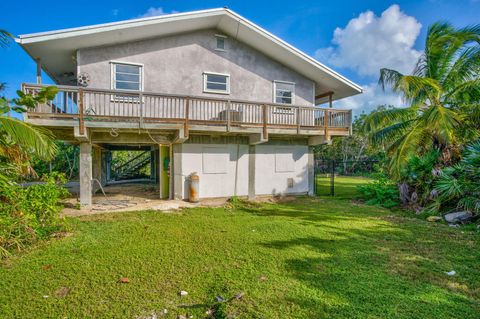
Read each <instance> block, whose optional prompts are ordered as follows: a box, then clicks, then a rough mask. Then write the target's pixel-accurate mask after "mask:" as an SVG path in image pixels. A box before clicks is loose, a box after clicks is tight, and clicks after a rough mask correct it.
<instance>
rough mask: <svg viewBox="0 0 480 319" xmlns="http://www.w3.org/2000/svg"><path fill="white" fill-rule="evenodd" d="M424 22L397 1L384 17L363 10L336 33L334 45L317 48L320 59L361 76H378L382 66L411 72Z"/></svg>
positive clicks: (317, 56) (417, 52)
mask: <svg viewBox="0 0 480 319" xmlns="http://www.w3.org/2000/svg"><path fill="white" fill-rule="evenodd" d="M421 27H422V25H421V24H420V23H419V22H418V21H417V20H416V19H415V18H414V17H411V16H408V15H406V14H405V13H403V12H402V11H400V7H399V6H398V5H396V4H394V5H392V6H390V7H389V8H388V9H386V10H385V11H384V12H382V14H381V16H376V15H375V14H374V13H373V12H372V11H366V12H363V13H361V14H360V15H359V16H358V17H357V18H354V19H352V20H350V21H349V22H348V24H347V26H346V27H345V28H343V29H342V28H337V29H336V30H335V31H334V34H333V40H332V43H333V46H330V47H327V48H321V49H318V50H317V51H316V53H315V56H316V58H317V59H318V60H319V61H324V62H327V63H329V64H331V65H333V66H336V67H342V68H350V69H352V70H354V71H356V72H357V73H358V74H359V75H360V76H374V77H377V76H378V74H379V70H380V68H384V67H386V68H392V69H395V70H398V71H400V72H404V73H410V72H411V71H412V70H413V68H414V66H415V63H416V61H417V59H418V57H419V56H420V54H421V52H419V51H417V50H415V49H414V47H413V46H414V44H415V40H416V39H417V37H418V35H419V33H420V29H421Z"/></svg>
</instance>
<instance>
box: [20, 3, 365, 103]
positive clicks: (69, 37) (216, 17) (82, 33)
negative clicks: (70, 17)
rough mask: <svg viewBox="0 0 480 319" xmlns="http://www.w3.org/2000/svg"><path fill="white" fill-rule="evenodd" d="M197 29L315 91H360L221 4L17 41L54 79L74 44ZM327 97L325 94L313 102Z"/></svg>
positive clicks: (70, 70) (64, 75) (67, 69)
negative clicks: (263, 58)
mask: <svg viewBox="0 0 480 319" xmlns="http://www.w3.org/2000/svg"><path fill="white" fill-rule="evenodd" d="M202 29H218V30H220V31H222V32H223V33H225V34H226V35H228V36H230V37H232V38H235V39H237V40H238V41H241V42H243V43H246V44H247V45H249V46H251V47H252V48H254V49H256V50H258V51H260V52H262V53H263V54H265V55H267V56H269V57H270V58H272V59H274V60H276V61H278V62H279V63H281V64H283V65H285V66H287V67H289V68H291V69H293V70H295V71H297V72H298V73H300V74H302V75H304V76H305V77H307V78H309V79H311V80H312V81H314V82H315V83H316V90H315V91H316V94H317V95H321V94H322V93H325V92H330V91H333V92H334V95H333V97H332V98H333V100H338V99H341V98H345V97H348V96H352V95H355V94H359V93H362V88H361V87H360V86H359V85H357V84H355V83H353V82H352V81H350V80H348V79H347V78H345V77H343V76H342V75H340V74H338V73H337V72H335V71H333V70H332V69H330V68H328V67H326V66H325V65H323V64H322V63H320V62H318V61H317V60H315V59H314V58H312V57H310V56H308V55H307V54H305V53H303V52H302V51H300V50H298V49H296V48H295V47H293V46H291V45H290V44H288V43H286V42H285V41H283V40H281V39H279V38H278V37H276V36H274V35H273V34H271V33H269V32H268V31H266V30H264V29H262V28H261V27H259V26H257V25H256V24H254V23H252V22H250V21H248V20H247V19H245V18H243V17H241V16H240V15H238V14H236V13H235V12H233V11H231V10H229V9H226V8H221V9H211V10H202V11H193V12H186V13H175V14H169V15H163V16H156V17H148V18H141V19H132V20H126V21H120V22H113V23H106V24H99V25H92V26H86V27H80V28H72V29H63V30H57V31H50V32H42V33H32V34H26V35H20V36H19V37H18V38H17V39H16V42H17V43H19V44H20V45H21V46H22V48H23V49H24V50H25V51H26V52H27V53H28V54H29V55H30V56H31V57H32V58H33V59H38V58H39V59H40V60H41V64H42V68H43V70H44V71H45V72H46V73H47V74H48V75H49V76H50V77H51V78H52V79H53V80H54V81H55V82H56V83H58V84H71V83H66V82H67V79H68V78H69V75H70V78H71V75H72V74H74V75H75V74H76V61H75V59H76V52H77V50H79V49H83V48H91V47H97V46H107V45H113V44H118V43H125V42H132V41H139V40H142V39H148V38H154V37H162V36H168V35H173V34H178V33H184V32H190V31H193V30H202ZM326 101H328V96H324V97H322V98H319V99H317V101H316V103H317V104H319V103H324V102H326Z"/></svg>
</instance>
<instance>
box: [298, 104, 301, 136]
mask: <svg viewBox="0 0 480 319" xmlns="http://www.w3.org/2000/svg"><path fill="white" fill-rule="evenodd" d="M300 111H301V109H300V107H297V134H300V124H301V123H300Z"/></svg>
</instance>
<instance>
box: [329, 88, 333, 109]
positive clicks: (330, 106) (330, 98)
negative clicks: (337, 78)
mask: <svg viewBox="0 0 480 319" xmlns="http://www.w3.org/2000/svg"><path fill="white" fill-rule="evenodd" d="M332 96H333V92H332V93H331V94H329V95H328V107H329V108H332Z"/></svg>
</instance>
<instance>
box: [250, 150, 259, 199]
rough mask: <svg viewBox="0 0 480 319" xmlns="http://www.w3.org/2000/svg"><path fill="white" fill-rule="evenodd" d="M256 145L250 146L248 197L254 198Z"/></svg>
mask: <svg viewBox="0 0 480 319" xmlns="http://www.w3.org/2000/svg"><path fill="white" fill-rule="evenodd" d="M256 148H257V147H256V146H255V145H250V146H249V147H248V199H249V200H254V199H255V196H256V192H255V170H256V169H255V161H256V158H255V157H256V156H255V153H256Z"/></svg>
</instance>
